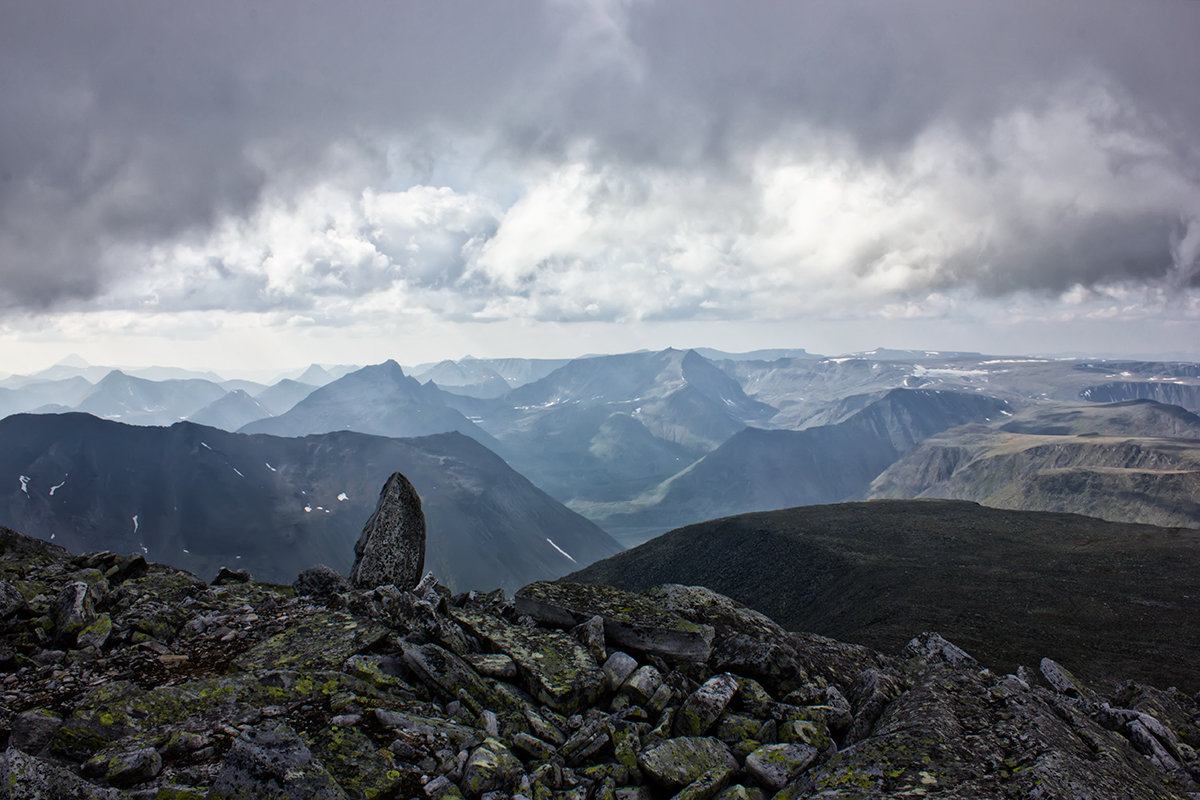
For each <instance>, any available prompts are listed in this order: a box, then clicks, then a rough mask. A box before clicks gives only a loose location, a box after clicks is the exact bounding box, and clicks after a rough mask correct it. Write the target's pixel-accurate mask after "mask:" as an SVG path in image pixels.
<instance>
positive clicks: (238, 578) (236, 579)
mask: <svg viewBox="0 0 1200 800" xmlns="http://www.w3.org/2000/svg"><path fill="white" fill-rule="evenodd" d="M249 582H250V571H249V570H245V569H230V568H229V567H221V568H220V569H219V570H217V577H215V578H213V579H212V585H213V586H228V585H230V584H235V583H249Z"/></svg>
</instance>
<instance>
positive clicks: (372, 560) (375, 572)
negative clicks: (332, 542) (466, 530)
mask: <svg viewBox="0 0 1200 800" xmlns="http://www.w3.org/2000/svg"><path fill="white" fill-rule="evenodd" d="M424 567H425V513H424V512H423V511H422V510H421V498H420V496H418V495H417V490H416V489H414V488H413V485H412V484H411V483H409V482H408V478H406V477H404V476H403V475H401V474H400V473H399V472H395V473H393V474H392V476H391V477H390V478H388V479H387V482H386V483H384V485H383V489H382V490H381V491H380V492H379V502H378V503H377V504H376V506H375V512H374V513H373V514H371V516H370V518H369V519H368V520H367V524H366V525H365V526H364V527H363V532H362V535H361V536H360V537H359V539H358V542H357V543H356V544H355V545H354V566H353V567H352V568H351V569H350V583H351V584H352V585H353V586H354V587H355V588H358V589H374V588H375V587H376V586H383V585H385V584H393V585H395V586H398V587H399V588H401V589H411V588H413V587H414V586H416V584H417V581H419V580H420V579H421V571H422V570H423V569H424Z"/></svg>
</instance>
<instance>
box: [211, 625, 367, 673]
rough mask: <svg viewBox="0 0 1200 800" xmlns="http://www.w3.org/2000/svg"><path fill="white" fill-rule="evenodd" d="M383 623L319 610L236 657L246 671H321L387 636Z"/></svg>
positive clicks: (340, 663)
mask: <svg viewBox="0 0 1200 800" xmlns="http://www.w3.org/2000/svg"><path fill="white" fill-rule="evenodd" d="M387 633H388V630H387V628H385V627H384V626H382V625H380V624H378V623H375V622H372V621H369V620H363V619H357V618H355V617H353V616H351V615H349V614H344V613H342V612H340V611H319V612H316V613H314V614H312V615H310V616H307V617H304V618H301V619H297V620H294V621H292V623H291V624H290V625H288V627H287V628H286V629H285V630H283V631H280V632H279V633H277V634H275V635H274V636H272V637H271V638H270V639H267V640H265V641H263V642H261V643H260V644H258V645H256V646H254V647H253V648H251V649H250V650H248V651H246V652H245V653H243V654H242V655H240V656H238V657H237V658H236V659H235V660H234V665H235V666H236V667H237V668H238V669H241V670H244V671H246V672H256V671H261V672H268V671H271V670H282V669H286V670H321V669H334V668H337V667H340V666H341V665H342V664H343V663H344V662H345V661H346V659H348V658H349V657H350V656H352V655H354V654H356V653H361V652H363V651H364V650H366V649H368V648H369V647H371V646H372V645H374V644H376V643H377V642H379V641H380V640H381V639H383V638H384V637H385V636H387Z"/></svg>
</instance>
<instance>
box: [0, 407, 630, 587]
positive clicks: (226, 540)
mask: <svg viewBox="0 0 1200 800" xmlns="http://www.w3.org/2000/svg"><path fill="white" fill-rule="evenodd" d="M397 470H398V471H400V472H403V473H404V474H405V475H406V476H408V478H409V480H411V481H412V483H413V485H414V486H416V488H417V491H418V492H419V493H420V494H421V497H422V500H423V501H424V505H425V514H426V517H427V520H428V523H429V547H428V555H427V564H428V566H429V568H430V569H433V570H435V571H436V572H437V574H438V575H439V576H444V577H443V580H446V581H447V582H449V583H451V584H452V585H454V586H455V587H457V588H461V589H467V588H478V589H490V588H494V587H497V586H503V587H506V588H509V589H514V588H516V587H518V586H521V585H523V584H524V583H527V582H529V581H530V580H535V579H538V578H544V577H552V576H557V575H561V574H562V573H563V572H566V571H567V570H568V569H571V568H573V567H574V566H575V565H576V564H585V563H588V562H590V561H592V560H594V559H596V558H601V557H604V556H607V555H611V554H612V553H614V552H616V551H617V550H618V549H619V546H618V545H617V544H616V543H615V542H613V541H612V539H610V538H609V537H608V536H607V535H606V534H605V533H604V532H603V531H601V530H600V529H599V528H597V527H596V526H594V525H592V524H591V523H589V522H588V521H587V520H585V519H583V518H582V517H579V516H578V515H576V514H574V513H573V512H571V511H569V510H568V509H566V508H564V507H563V506H561V505H560V504H558V503H557V502H555V501H554V500H552V499H551V498H550V497H548V496H546V495H545V494H543V493H542V492H541V491H539V490H538V489H537V488H535V487H534V486H533V485H532V484H530V483H529V482H528V481H527V480H525V479H524V478H523V477H521V476H520V475H518V474H517V473H515V472H513V471H512V470H511V469H510V468H509V467H508V465H507V464H505V463H504V461H503V460H502V459H500V458H499V457H498V456H496V455H495V454H494V453H492V452H490V451H488V450H487V449H486V448H484V447H483V446H481V445H480V444H478V443H477V442H475V441H473V440H471V439H469V438H467V437H465V436H462V435H458V434H445V435H439V436H430V437H424V438H419V439H388V438H383V437H377V436H368V435H364V434H357V433H349V432H341V433H333V434H327V435H314V436H308V437H305V438H303V439H285V438H279V437H274V436H265V435H258V436H246V435H239V434H231V433H227V432H225V431H221V430H217V429H215V428H206V427H202V426H199V425H194V424H191V423H179V424H176V425H173V426H171V427H170V428H142V427H132V426H127V425H121V424H117V423H112V422H105V421H103V420H98V419H96V418H94V417H90V416H87V415H84V414H66V415H61V416H56V415H44V416H37V415H19V416H13V417H9V418H8V419H6V420H3V421H0V476H7V477H4V478H3V483H4V489H3V491H0V524H4V525H9V526H11V527H14V528H20V529H23V530H26V531H29V532H30V533H32V534H36V535H38V536H40V537H42V538H54V540H55V541H56V542H57V543H60V544H63V545H64V546H67V547H71V548H76V549H91V550H95V549H109V550H113V551H115V552H124V553H127V552H133V551H143V548H144V551H145V552H148V554H149V555H150V556H151V557H153V558H155V559H159V560H162V561H165V562H167V563H171V564H175V565H178V566H181V567H183V568H185V569H190V570H192V571H194V572H196V573H197V574H200V575H203V576H205V577H211V574H215V571H216V569H217V568H218V567H219V566H221V565H222V564H227V565H229V566H239V567H246V568H248V569H249V570H250V571H251V572H252V573H253V574H254V575H256V576H258V577H260V578H262V579H264V580H289V581H290V580H291V579H292V578H293V577H294V576H295V574H296V573H297V572H298V571H299V570H301V569H304V568H306V567H308V566H311V565H312V564H315V563H325V564H328V565H329V566H331V567H333V568H334V569H337V570H339V571H341V572H346V571H347V570H348V569H349V567H350V564H351V560H352V559H353V547H354V542H355V541H356V540H357V538H358V535H359V533H360V532H361V530H362V526H363V523H364V522H365V521H366V519H367V517H368V516H370V514H371V512H372V511H373V510H374V507H375V502H376V500H377V498H378V493H379V487H381V486H382V485H383V483H384V481H385V480H386V479H387V477H388V476H389V475H390V474H391V473H392V472H394V471H397ZM559 548H561V549H562V551H565V552H566V553H569V554H570V557H568V556H566V555H563V553H562V552H560V550H559ZM572 558H573V559H575V560H574V561H573V560H572Z"/></svg>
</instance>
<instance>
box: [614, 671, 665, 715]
mask: <svg viewBox="0 0 1200 800" xmlns="http://www.w3.org/2000/svg"><path fill="white" fill-rule="evenodd" d="M662 685H663V676H662V673H661V672H659V671H658V670H657V669H656V668H655V667H653V666H652V665H650V664H646V665H645V666H641V667H638V668H637V669H635V670H634V671H633V672H632V673H631V674H630V675H629V677H628V678H626V679H625V682H624V683H622V684H621V687H620V688H621V694H623V695H626V696H627V697H629V698H631V699H632V700H633V702H635V703H637V704H638V705H642V706H644V705H646V704H647V703H649V702H650V698H652V697H654V695H655V693H656V692H657V691H658V690H659V689H660V688H662Z"/></svg>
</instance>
